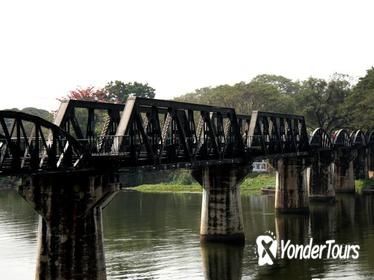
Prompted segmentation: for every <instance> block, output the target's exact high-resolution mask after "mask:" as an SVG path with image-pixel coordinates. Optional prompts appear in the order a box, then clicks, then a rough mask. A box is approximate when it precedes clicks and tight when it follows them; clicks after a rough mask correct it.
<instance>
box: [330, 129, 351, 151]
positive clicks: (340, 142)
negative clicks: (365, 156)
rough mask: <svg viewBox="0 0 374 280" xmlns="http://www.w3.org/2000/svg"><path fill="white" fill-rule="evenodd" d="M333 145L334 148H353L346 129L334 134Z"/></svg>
mask: <svg viewBox="0 0 374 280" xmlns="http://www.w3.org/2000/svg"><path fill="white" fill-rule="evenodd" d="M331 138H332V144H333V145H334V147H347V148H350V147H351V138H350V136H349V134H348V131H347V130H346V129H338V130H336V131H335V132H334V133H333V134H332V137H331Z"/></svg>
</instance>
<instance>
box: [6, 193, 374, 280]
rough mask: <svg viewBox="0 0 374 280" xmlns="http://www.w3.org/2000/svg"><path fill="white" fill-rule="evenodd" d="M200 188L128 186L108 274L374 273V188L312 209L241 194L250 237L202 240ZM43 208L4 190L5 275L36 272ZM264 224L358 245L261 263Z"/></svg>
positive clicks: (107, 220) (110, 217) (107, 242)
mask: <svg viewBox="0 0 374 280" xmlns="http://www.w3.org/2000/svg"><path fill="white" fill-rule="evenodd" d="M200 207H201V194H196V193H158V194H157V193H140V192H136V191H124V192H121V193H119V194H118V195H117V196H116V197H115V199H114V200H113V201H112V202H111V203H110V204H109V206H107V207H106V208H105V209H104V211H103V224H104V246H105V253H106V263H107V274H108V279H170V280H173V279H220V280H221V279H223V280H225V279H233V280H236V279H312V278H316V279H337V278H339V279H373V278H374V196H364V195H358V194H356V195H338V196H337V202H336V203H335V204H327V205H326V204H312V205H311V211H310V215H309V216H298V215H286V216H284V215H275V213H274V197H272V196H260V195H259V196H254V195H252V196H242V207H243V216H244V227H245V235H246V245H245V247H244V248H242V247H232V246H225V245H209V246H201V245H200V242H199V226H200ZM37 227H38V216H37V214H35V212H34V211H33V210H32V208H31V207H30V206H29V205H28V204H27V203H26V202H25V201H24V200H23V199H22V198H21V197H20V196H19V195H18V194H17V193H16V192H15V191H14V190H2V191H0V279H4V280H6V279H11V280H18V279H19V280H27V279H34V270H35V260H36V253H37ZM265 231H271V232H273V233H274V234H275V235H276V236H277V237H278V238H282V239H285V240H287V239H291V240H292V242H294V243H297V244H302V243H305V244H306V243H307V242H308V240H309V238H310V237H312V238H313V239H314V241H315V242H316V243H323V242H325V241H326V240H329V239H334V240H335V241H336V243H339V244H358V245H360V251H359V254H360V255H359V258H358V259H356V260H354V259H349V260H332V259H329V260H327V259H323V260H289V259H283V260H276V261H275V264H274V265H272V266H261V267H260V266H258V263H257V262H258V260H257V256H256V252H255V251H256V250H255V249H256V246H255V244H256V237H257V236H258V235H260V234H263V233H264V232H265Z"/></svg>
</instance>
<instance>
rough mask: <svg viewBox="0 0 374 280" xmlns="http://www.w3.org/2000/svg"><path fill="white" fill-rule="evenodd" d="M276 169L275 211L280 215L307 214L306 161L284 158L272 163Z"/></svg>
mask: <svg viewBox="0 0 374 280" xmlns="http://www.w3.org/2000/svg"><path fill="white" fill-rule="evenodd" d="M273 165H274V168H275V169H276V185H275V209H276V211H278V212H280V213H308V212H309V199H308V191H307V171H306V168H307V160H306V159H304V158H284V159H278V160H276V161H275V162H274V164H273Z"/></svg>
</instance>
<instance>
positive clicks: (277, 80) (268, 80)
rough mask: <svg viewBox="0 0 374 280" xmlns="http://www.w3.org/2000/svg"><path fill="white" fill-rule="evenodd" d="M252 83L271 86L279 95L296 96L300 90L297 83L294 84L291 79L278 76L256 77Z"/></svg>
mask: <svg viewBox="0 0 374 280" xmlns="http://www.w3.org/2000/svg"><path fill="white" fill-rule="evenodd" d="M252 82H259V83H262V84H267V85H272V86H274V87H276V88H277V90H278V91H279V92H280V93H283V94H296V93H298V92H299V89H300V83H299V82H294V81H292V80H291V79H288V78H286V77H283V76H279V75H269V74H262V75H257V76H256V77H254V78H253V80H252Z"/></svg>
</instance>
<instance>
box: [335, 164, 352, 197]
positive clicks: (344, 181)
mask: <svg viewBox="0 0 374 280" xmlns="http://www.w3.org/2000/svg"><path fill="white" fill-rule="evenodd" d="M333 172H334V186H335V192H345V193H354V192H355V175H354V169H353V161H352V160H351V161H349V162H346V161H343V160H340V159H338V160H337V161H336V162H335V163H334V165H333Z"/></svg>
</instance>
